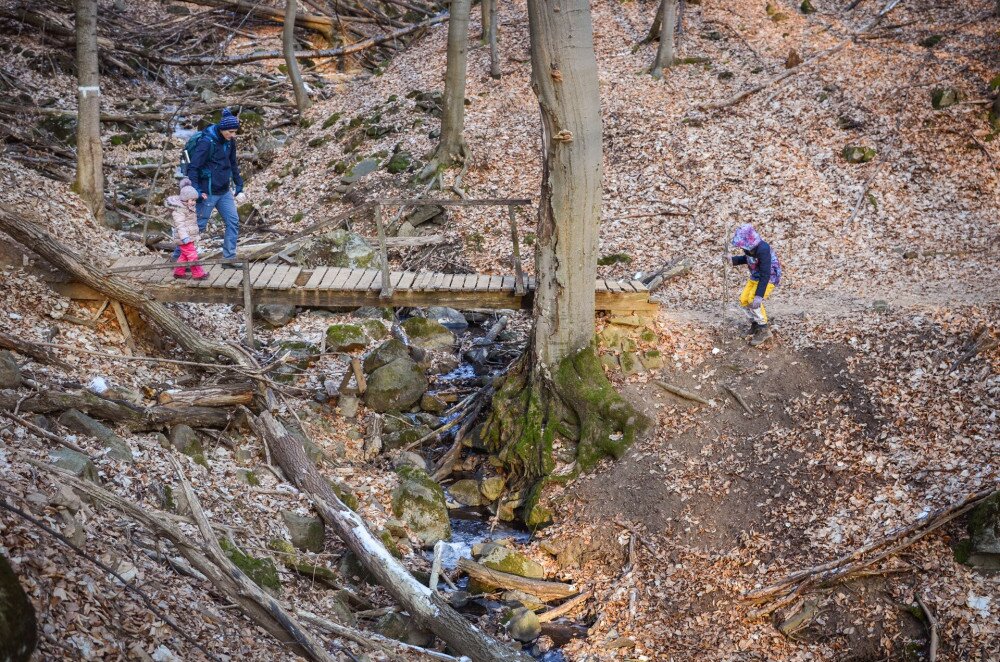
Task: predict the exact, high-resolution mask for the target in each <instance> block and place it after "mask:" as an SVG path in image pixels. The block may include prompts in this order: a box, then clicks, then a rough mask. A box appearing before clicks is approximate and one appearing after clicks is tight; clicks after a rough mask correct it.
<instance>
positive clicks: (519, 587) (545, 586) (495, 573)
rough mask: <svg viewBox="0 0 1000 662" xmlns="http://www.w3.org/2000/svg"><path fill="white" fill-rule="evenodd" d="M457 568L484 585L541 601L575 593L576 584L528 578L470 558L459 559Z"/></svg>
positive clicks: (559, 598)
mask: <svg viewBox="0 0 1000 662" xmlns="http://www.w3.org/2000/svg"><path fill="white" fill-rule="evenodd" d="M458 569H459V570H460V571H461V572H464V573H465V574H467V575H469V577H471V578H472V579H475V580H476V581H477V582H480V583H482V584H485V585H486V586H492V587H495V588H502V589H505V590H508V591H524V592H525V593H528V594H530V595H533V596H535V597H536V598H538V599H539V600H541V601H542V602H549V601H551V600H561V599H563V598H568V597H570V596H574V595H576V593H577V590H576V586H574V585H573V584H563V583H562V582H549V581H544V580H541V579H528V578H527V577H521V576H519V575H512V574H510V573H508V572H501V571H499V570H494V569H492V568H487V567H486V566H484V565H481V564H479V563H476V562H475V561H472V560H471V559H459V560H458Z"/></svg>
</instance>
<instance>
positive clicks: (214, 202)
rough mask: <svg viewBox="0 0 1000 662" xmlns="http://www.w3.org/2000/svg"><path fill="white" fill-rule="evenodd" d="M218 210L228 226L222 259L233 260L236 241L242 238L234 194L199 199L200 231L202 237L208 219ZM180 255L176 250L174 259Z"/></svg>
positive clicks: (230, 192)
mask: <svg viewBox="0 0 1000 662" xmlns="http://www.w3.org/2000/svg"><path fill="white" fill-rule="evenodd" d="M214 209H218V210H219V216H221V217H222V221H223V222H224V223H225V225H226V234H225V236H224V237H223V239H222V257H224V258H225V259H227V260H231V259H233V258H235V257H236V240H237V239H239V237H240V215H239V214H238V213H237V212H236V200H234V199H233V192H232V191H226V192H225V193H221V194H219V195H210V196H208V197H207V198H205V199H204V200H202V199H201V198H199V199H198V206H197V211H198V231H199V232H201V234H202V235H204V234H205V229H206V228H208V219H209V217H210V216H211V215H212V210H214ZM179 255H180V249H179V248H175V249H174V259H175V260H176V259H177V257H178V256H179Z"/></svg>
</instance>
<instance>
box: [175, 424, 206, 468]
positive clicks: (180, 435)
mask: <svg viewBox="0 0 1000 662" xmlns="http://www.w3.org/2000/svg"><path fill="white" fill-rule="evenodd" d="M170 444H171V445H172V446H173V447H174V448H175V449H177V451H179V452H181V453H184V454H185V455H187V456H188V457H190V458H191V459H193V460H194V461H195V462H196V463H198V464H200V465H202V466H203V467H207V466H208V460H207V459H206V458H205V448H204V447H203V446H202V444H201V437H200V436H199V435H198V433H197V432H195V431H194V428H192V427H191V426H189V425H184V424H183V423H180V424H178V425H175V426H174V427H172V428H170Z"/></svg>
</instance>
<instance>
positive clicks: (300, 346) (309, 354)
mask: <svg viewBox="0 0 1000 662" xmlns="http://www.w3.org/2000/svg"><path fill="white" fill-rule="evenodd" d="M278 350H279V353H280V354H282V355H284V357H285V359H284V361H285V362H286V363H290V364H291V365H294V366H295V367H296V368H298V369H299V370H305V369H306V368H308V367H309V366H311V365H312V364H314V363H316V361H318V360H319V347H317V346H316V345H314V344H312V343H310V342H306V341H304V340H282V341H279V342H278Z"/></svg>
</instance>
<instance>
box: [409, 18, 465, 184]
mask: <svg viewBox="0 0 1000 662" xmlns="http://www.w3.org/2000/svg"><path fill="white" fill-rule="evenodd" d="M471 5H472V2H471V0H451V10H450V12H449V14H450V17H449V19H448V66H447V69H446V71H445V81H444V98H443V99H442V102H441V104H442V109H441V111H442V115H441V141H440V142H439V143H438V147H437V150H436V151H435V152H434V156H432V157H431V159H430V161H428V163H427V165H426V166H424V169H423V170H422V171H421V173H420V175H419V179H421V180H423V181H428V180H430V178H431V177H434V176H436V175H437V174H438V172H440V171H441V169H442V168H448V167H450V166H453V165H455V164H457V163H463V164H464V163H465V159H466V156H468V148H467V146H466V144H465V136H464V132H465V71H466V66H467V64H468V60H469V58H468V54H469V12H470V10H471Z"/></svg>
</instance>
